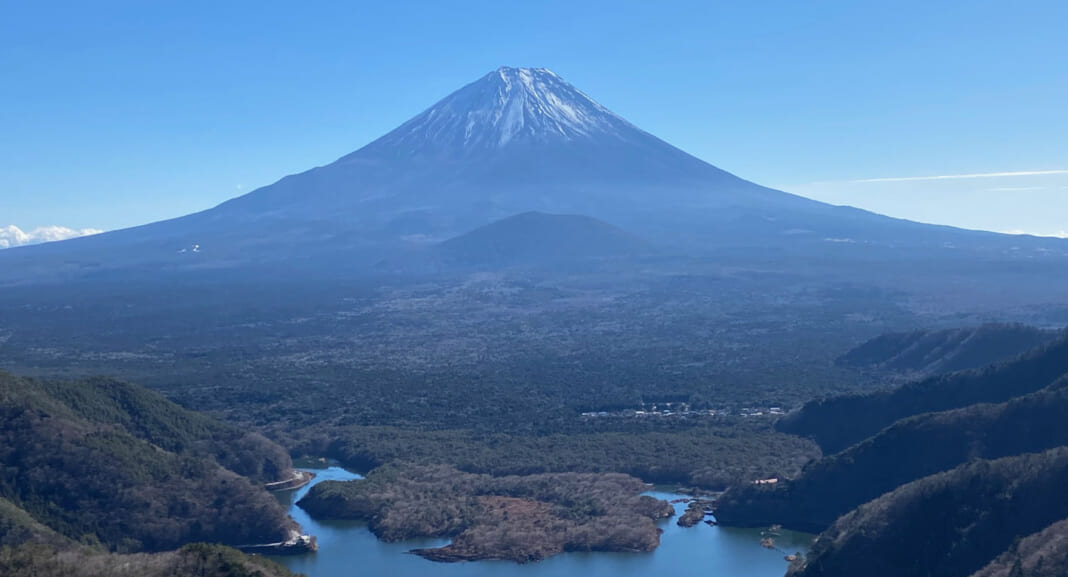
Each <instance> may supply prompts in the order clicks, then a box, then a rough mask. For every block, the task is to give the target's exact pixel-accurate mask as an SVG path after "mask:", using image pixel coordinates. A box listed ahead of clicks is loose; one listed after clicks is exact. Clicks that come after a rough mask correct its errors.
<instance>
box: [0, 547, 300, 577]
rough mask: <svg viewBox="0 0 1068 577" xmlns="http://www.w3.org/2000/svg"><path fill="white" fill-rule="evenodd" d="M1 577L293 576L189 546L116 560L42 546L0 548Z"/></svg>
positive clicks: (224, 550)
mask: <svg viewBox="0 0 1068 577" xmlns="http://www.w3.org/2000/svg"><path fill="white" fill-rule="evenodd" d="M0 575H3V576H4V577H296V576H294V574H293V573H291V572H290V571H289V570H287V569H286V568H284V567H282V566H281V565H279V564H277V563H274V562H272V561H270V560H267V559H264V558H263V557H254V556H250V555H244V554H242V553H241V552H240V551H237V550H236V549H230V548H228V547H224V546H221V545H209V544H204V543H193V544H190V545H186V546H184V547H182V548H181V549H179V550H177V551H168V552H165V553H152V554H146V553H137V554H126V555H120V554H115V553H103V552H100V551H93V550H90V549H86V548H76V549H67V550H57V549H53V548H51V547H48V546H42V545H23V546H21V547H17V548H4V549H0Z"/></svg>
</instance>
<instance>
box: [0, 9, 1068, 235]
mask: <svg viewBox="0 0 1068 577" xmlns="http://www.w3.org/2000/svg"><path fill="white" fill-rule="evenodd" d="M742 4H743V3H739V2H709V1H692V2H671V1H664V2H620V1H616V2H560V1H555V0H546V1H540V2H536V3H535V2H501V1H496V2H459V1H458V2H403V1H398V2H389V3H385V2H380V3H375V4H369V3H363V2H334V3H330V2H301V3H299V5H298V4H297V3H291V2H290V3H280V2H278V3H276V2H269V1H268V2H263V1H261V2H255V3H252V2H248V3H246V2H237V1H228V2H196V1H185V2H170V1H158V2H143V1H137V2H125V3H124V2H107V1H100V2H43V1H42V2H4V3H3V5H2V11H0V74H2V78H3V80H2V84H0V130H2V134H3V137H2V138H0V233H2V231H3V227H4V226H5V225H15V226H18V227H19V228H20V229H22V230H23V231H32V230H33V229H35V228H37V227H46V226H54V225H58V226H63V227H70V228H74V229H85V228H91V229H114V228H120V227H125V226H132V225H136V224H141V223H145V222H150V221H154V220H160V219H164V218H169V217H173V216H179V215H182V214H186V213H189V212H193V211H197V210H202V209H205V208H209V207H211V206H213V205H215V204H218V203H219V202H222V201H223V200H226V199H228V198H231V197H233V196H237V195H239V194H242V193H244V192H248V191H249V190H252V189H254V188H256V187H258V186H262V185H266V184H269V183H271V182H274V181H275V180H277V179H278V178H280V177H282V176H284V175H286V174H290V173H294V172H299V171H302V170H305V169H307V168H310V167H312V166H316V165H321V164H326V163H328V162H330V161H332V160H334V159H336V158H337V157H340V156H342V155H344V154H346V153H348V152H350V151H352V150H355V149H357V148H359V147H360V146H362V145H364V144H366V143H368V142H370V141H371V140H373V139H374V138H376V137H377V136H380V135H382V134H384V133H385V132H387V131H388V130H390V129H392V128H394V127H395V126H397V125H398V124H400V123H401V122H403V121H404V120H406V119H407V118H409V117H410V116H413V115H414V114H416V113H418V112H420V111H421V110H423V109H425V108H426V107H428V106H430V105H431V104H432V103H433V102H434V101H436V100H437V99H438V98H440V97H442V96H445V95H446V94H448V93H449V92H451V91H452V90H454V89H456V88H459V87H460V86H462V85H463V84H465V83H467V82H470V81H472V80H475V79H477V78H478V77H480V76H482V75H483V74H485V73H486V72H488V71H490V70H492V69H495V68H497V67H498V66H502V65H510V66H545V67H548V68H551V69H553V70H554V71H556V72H557V73H558V74H560V75H561V76H563V77H564V78H565V79H567V80H569V81H570V82H572V83H573V84H575V85H576V86H578V87H579V88H580V89H581V90H583V91H585V92H586V93H588V94H590V95H591V96H593V97H594V98H595V99H597V100H598V101H600V102H601V103H602V104H604V105H605V106H607V107H609V108H611V109H612V110H614V111H615V112H617V113H618V114H620V115H622V116H624V117H625V118H627V119H628V120H630V121H631V122H633V123H634V124H636V125H638V126H640V127H642V128H644V129H645V130H648V131H649V132H652V133H654V134H656V135H658V136H660V137H661V138H663V139H665V140H667V141H669V142H671V143H672V144H675V145H676V146H679V147H680V148H682V149H684V150H686V151H688V152H690V153H692V154H695V155H696V156H698V157H700V158H702V159H705V160H707V161H709V162H711V163H713V164H715V165H717V166H720V167H721V168H724V169H726V170H729V171H731V172H734V173H736V174H738V175H740V176H743V177H745V178H748V179H750V180H754V181H757V182H760V183H762V184H766V185H770V186H774V187H777V188H781V189H783V190H787V191H790V192H796V193H799V194H804V195H806V196H811V197H814V198H818V199H822V200H828V201H831V202H835V203H838V204H852V205H855V206H860V207H863V208H870V209H874V210H876V211H879V212H883V213H886V214H891V215H894V216H902V217H908V218H914V219H918V220H924V221H930V222H939V223H947V224H954V225H959V226H966V227H974V228H986V229H993V230H1002V231H1027V232H1032V233H1040V234H1056V233H1059V232H1061V231H1064V230H1066V229H1068V222H1066V221H1068V172H1066V171H1068V106H1066V105H1065V103H1066V102H1068V34H1065V30H1064V23H1065V22H1068V3H1065V2H1061V1H1048V2H1044V1H1034V2H1028V1H1023V2H1020V1H1017V2H1008V1H996V2H995V1H985V2H984V1H970V2H953V1H939V2H929V1H928V2H911V1H909V2H880V3H874V2H853V1H850V2H845V1H843V2H816V1H813V2H796V1H784V2H752V3H744V4H745V5H744V6H743V5H742ZM1006 173H1008V174H1006ZM1019 173H1028V174H1019ZM1030 173H1039V174H1030ZM990 174H998V175H999V176H974V175H990ZM962 175H964V176H967V175H972V176H968V177H967V178H927V179H915V177H936V176H940V177H944V176H962ZM902 179H905V180H902Z"/></svg>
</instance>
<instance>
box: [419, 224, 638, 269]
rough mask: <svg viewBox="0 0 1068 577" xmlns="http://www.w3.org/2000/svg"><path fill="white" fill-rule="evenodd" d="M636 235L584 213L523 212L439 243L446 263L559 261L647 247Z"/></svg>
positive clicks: (628, 252)
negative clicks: (581, 214) (580, 214)
mask: <svg viewBox="0 0 1068 577" xmlns="http://www.w3.org/2000/svg"><path fill="white" fill-rule="evenodd" d="M648 250H649V246H648V245H647V244H646V243H645V242H643V241H642V240H641V239H639V238H637V237H635V236H633V235H631V234H628V233H627V232H626V231H623V230H621V229H619V228H616V227H614V226H612V225H610V224H608V223H605V222H603V221H600V220H597V219H594V218H590V217H587V216H578V215H566V214H545V213H540V212H526V213H523V214H519V215H516V216H512V217H508V218H506V219H503V220H499V221H496V222H493V223H490V224H488V225H486V226H483V227H480V228H478V229H475V230H473V231H471V232H468V233H465V234H463V235H460V236H458V237H455V238H451V239H449V240H447V241H445V242H444V243H442V244H441V247H440V251H439V254H441V256H442V257H443V258H444V259H445V260H446V261H447V262H449V263H452V264H460V265H464V264H466V265H482V266H522V265H527V266H535V265H554V264H555V265H559V264H562V263H568V262H578V261H584V260H590V259H600V258H611V257H626V256H631V255H635V254H638V253H640V252H643V251H648Z"/></svg>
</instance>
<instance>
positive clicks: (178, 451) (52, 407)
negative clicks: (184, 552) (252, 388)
mask: <svg viewBox="0 0 1068 577" xmlns="http://www.w3.org/2000/svg"><path fill="white" fill-rule="evenodd" d="M0 423H2V425H0V465H2V466H3V471H4V473H3V475H2V476H0V498H2V499H5V500H6V501H4V503H7V504H8V506H7V509H8V513H10V514H8V513H5V515H4V516H5V517H6V518H7V519H8V520H9V521H6V522H4V525H9V526H10V527H11V528H12V531H17V532H19V533H22V534H23V535H24V536H23V537H12V536H11V534H12V531H9V532H8V534H7V535H3V536H0V540H7V539H11V540H12V541H15V540H17V541H34V540H39V539H36V538H35V537H36V536H41V535H42V534H43V533H44V531H43V529H42V526H44V527H47V528H49V529H50V530H54V531H55V532H57V533H59V534H61V535H64V536H66V537H67V538H70V539H73V540H83V541H85V540H87V541H89V542H96V541H99V542H101V543H103V544H104V545H106V546H107V547H108V548H110V549H112V550H116V551H122V552H132V551H161V550H165V549H173V548H175V547H179V546H181V545H182V544H184V543H188V542H190V541H216V542H222V543H227V544H234V545H237V544H245V543H258V542H271V541H278V540H283V539H284V538H285V537H287V536H288V534H289V532H290V531H291V530H293V529H295V528H296V525H295V524H294V523H293V522H292V521H291V520H290V519H289V518H288V517H287V516H286V513H285V511H284V510H283V509H282V507H281V506H280V505H279V503H278V501H277V500H276V499H274V498H273V497H272V496H271V495H269V494H268V493H267V492H266V491H265V490H264V489H263V488H262V486H260V483H259V482H255V483H254V482H252V481H250V479H249V478H247V477H243V476H241V475H238V474H237V473H235V472H233V471H232V470H230V469H227V468H224V467H223V466H221V465H220V464H219V463H229V464H232V465H233V466H234V467H235V468H237V469H241V470H245V471H248V472H249V474H252V475H262V473H263V471H264V470H266V469H278V468H282V467H284V468H286V469H288V457H286V458H285V459H279V458H278V455H279V454H282V455H284V452H283V451H281V450H280V449H279V448H278V447H277V446H275V445H273V444H272V443H270V442H268V441H266V440H265V439H262V438H256V439H254V440H252V441H246V440H245V439H246V435H245V434H244V433H242V432H240V431H239V430H237V429H235V428H233V427H230V426H227V425H223V424H221V423H218V422H216V421H213V420H211V419H209V418H207V417H204V416H201V415H196V414H194V413H191V412H189V411H187V410H185V409H182V408H181V407H178V406H177V405H175V404H174V403H171V402H170V401H168V400H166V399H165V398H163V397H162V396H160V395H159V394H157V393H151V392H148V391H145V390H141V389H137V388H136V387H133V386H131V385H127V384H123V383H116V382H113V381H107V380H90V381H83V382H59V381H49V382H46V381H38V380H32V379H22V378H18V377H14V376H12V375H8V374H4V373H0ZM230 441H232V442H233V446H226V445H228V444H229V442H230ZM260 448H266V449H269V451H268V453H267V454H266V455H264V454H261V453H259V452H258V451H259V449H260ZM272 459H273V460H272ZM268 462H270V463H271V465H270V466H266V465H265V463H268ZM16 509H17V510H16ZM19 511H21V512H23V513H25V515H21V514H20V513H19ZM27 531H29V532H30V535H28V536H27V535H26V532H27ZM33 533H36V534H37V535H36V536H35V535H33Z"/></svg>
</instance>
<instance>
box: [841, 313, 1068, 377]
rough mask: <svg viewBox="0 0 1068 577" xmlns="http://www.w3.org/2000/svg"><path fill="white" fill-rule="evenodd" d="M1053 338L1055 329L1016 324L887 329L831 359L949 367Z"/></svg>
mask: <svg viewBox="0 0 1068 577" xmlns="http://www.w3.org/2000/svg"><path fill="white" fill-rule="evenodd" d="M1055 338H1057V333H1056V332H1055V331H1050V330H1043V329H1038V328H1035V327H1029V326H1026V325H1021V324H986V325H981V326H978V327H968V328H960V329H944V330H918V331H912V332H907V333H890V334H886V335H881V336H878V337H876V338H874V339H872V340H870V341H868V342H866V343H864V344H862V345H860V346H858V347H856V348H854V349H852V350H850V351H849V352H847V353H846V354H844V355H842V356H841V357H839V358H838V359H837V361H836V362H837V363H838V364H839V365H841V366H847V367H854V368H878V369H883V370H889V371H895V372H901V373H925V374H936V373H949V372H954V371H962V370H966V369H975V368H979V367H983V366H986V365H990V364H993V363H996V362H999V361H1002V360H1005V359H1009V358H1012V357H1015V356H1017V355H1020V354H1023V353H1026V352H1028V351H1030V350H1032V349H1035V348H1038V347H1040V346H1042V345H1044V344H1046V343H1048V342H1050V341H1052V340H1053V339H1055Z"/></svg>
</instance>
